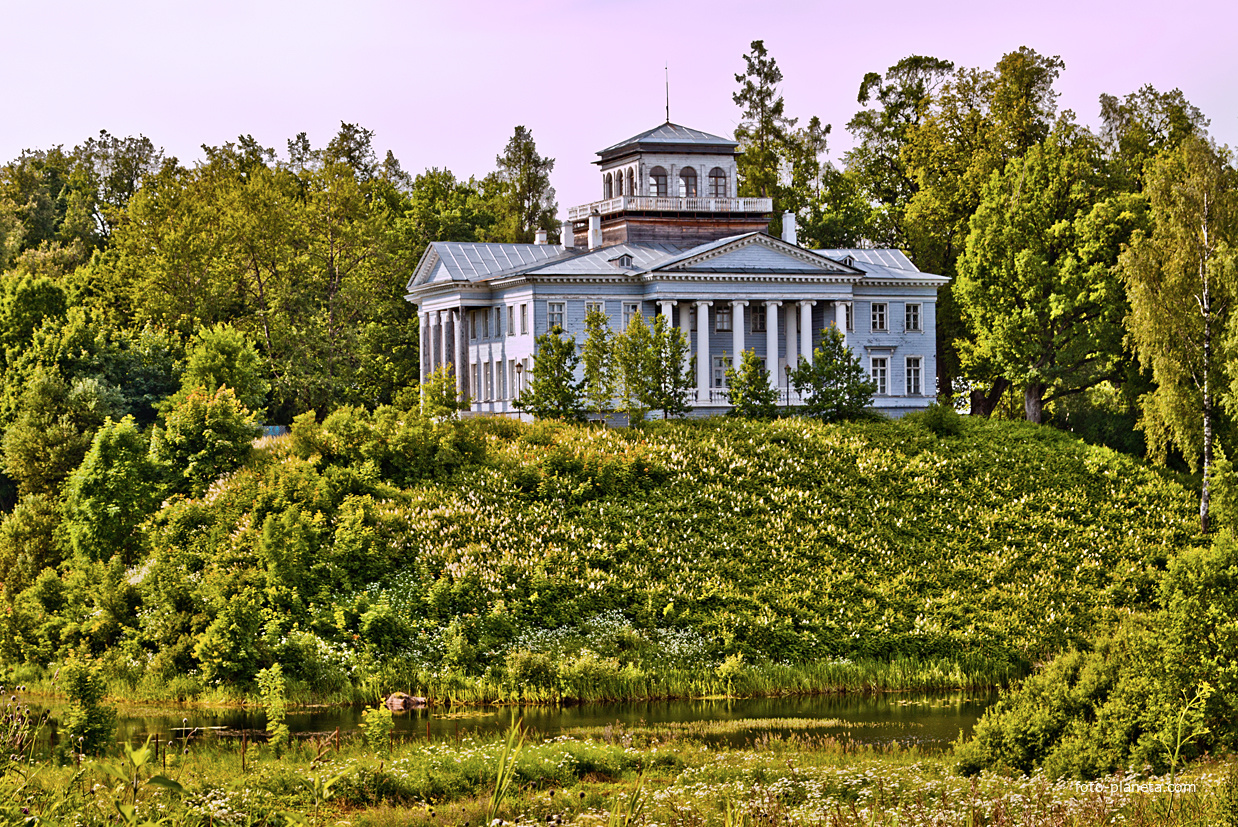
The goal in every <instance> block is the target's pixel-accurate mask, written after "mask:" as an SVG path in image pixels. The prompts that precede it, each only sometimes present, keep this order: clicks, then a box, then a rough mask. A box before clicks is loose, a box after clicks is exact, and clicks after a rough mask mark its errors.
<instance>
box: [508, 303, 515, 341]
mask: <svg viewBox="0 0 1238 827" xmlns="http://www.w3.org/2000/svg"><path fill="white" fill-rule="evenodd" d="M507 335H508V336H514V335H516V305H514V304H509V305H508V306H507Z"/></svg>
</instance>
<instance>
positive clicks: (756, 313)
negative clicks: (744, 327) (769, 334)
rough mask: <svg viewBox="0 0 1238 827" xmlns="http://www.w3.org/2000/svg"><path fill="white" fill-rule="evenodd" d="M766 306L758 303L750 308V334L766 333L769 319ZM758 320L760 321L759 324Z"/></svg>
mask: <svg viewBox="0 0 1238 827" xmlns="http://www.w3.org/2000/svg"><path fill="white" fill-rule="evenodd" d="M766 310H767V308H766V305H765V303H764V302H757V303H756V304H752V305H749V307H748V332H749V333H764V332H765V323H766V320H767V319H768V318H769V316H768V314H767V313H766ZM757 319H760V320H761V321H760V323H759V324H758V322H757Z"/></svg>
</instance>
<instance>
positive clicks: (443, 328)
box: [438, 310, 451, 370]
mask: <svg viewBox="0 0 1238 827" xmlns="http://www.w3.org/2000/svg"><path fill="white" fill-rule="evenodd" d="M450 315H451V312H450V311H448V310H440V311H439V312H438V337H439V342H438V355H439V363H440V364H441V365H442V366H443V369H444V370H446V369H447V354H448V353H449V352H450V351H449V350H448V349H447V318H448V316H450Z"/></svg>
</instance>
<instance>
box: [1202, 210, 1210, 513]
mask: <svg viewBox="0 0 1238 827" xmlns="http://www.w3.org/2000/svg"><path fill="white" fill-rule="evenodd" d="M1203 236H1204V249H1203V254H1202V255H1201V256H1200V257H1199V277H1200V281H1201V282H1203V286H1204V290H1203V296H1202V298H1201V300H1200V302H1199V308H1200V312H1201V313H1202V314H1203V317H1204V404H1203V409H1204V481H1203V485H1202V486H1201V488H1200V491H1199V530H1200V531H1201V532H1203V533H1205V534H1207V533H1208V506H1209V499H1210V498H1211V492H1210V491H1209V481H1210V480H1209V477H1210V476H1211V474H1212V387H1211V385H1210V384H1209V381H1208V380H1209V379H1210V378H1211V374H1212V290H1211V284H1210V283H1209V281H1208V278H1209V275H1210V274H1209V273H1208V254H1209V249H1208V197H1207V195H1205V196H1204V220H1203Z"/></svg>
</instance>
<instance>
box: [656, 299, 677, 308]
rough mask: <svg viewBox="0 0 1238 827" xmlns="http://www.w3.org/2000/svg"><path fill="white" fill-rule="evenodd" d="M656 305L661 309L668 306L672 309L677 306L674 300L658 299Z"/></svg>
mask: <svg viewBox="0 0 1238 827" xmlns="http://www.w3.org/2000/svg"><path fill="white" fill-rule="evenodd" d="M657 303H658V305H659V306H662V307H665V306H666V305H668V304H669V305H670V306H671V307H674V306H675V305H676V304H677V302H676V301H675V300H674V299H658V300H657Z"/></svg>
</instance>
